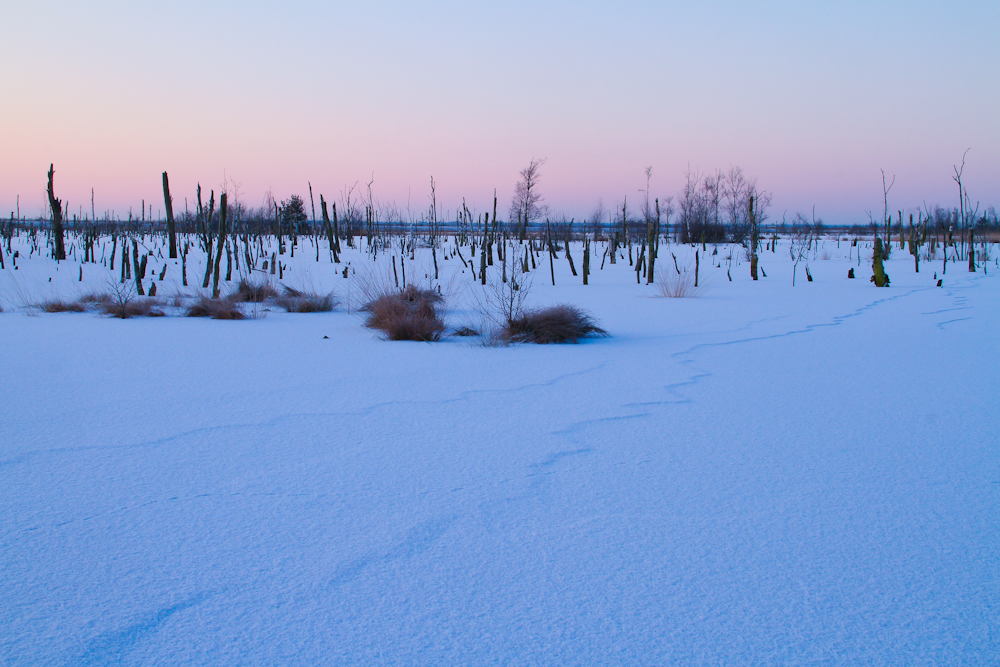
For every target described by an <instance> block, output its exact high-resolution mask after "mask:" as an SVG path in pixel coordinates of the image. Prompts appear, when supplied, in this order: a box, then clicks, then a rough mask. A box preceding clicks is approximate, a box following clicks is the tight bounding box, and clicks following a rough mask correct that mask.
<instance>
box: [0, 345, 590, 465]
mask: <svg viewBox="0 0 1000 667" xmlns="http://www.w3.org/2000/svg"><path fill="white" fill-rule="evenodd" d="M606 365H607V362H601V363H599V364H597V365H595V366H593V367H591V368H585V369H582V370H578V371H572V372H570V373H564V374H562V375H557V376H556V377H553V378H551V379H548V380H544V381H539V382H530V383H528V384H524V385H518V386H516V387H509V388H505V389H466V390H462V391H460V392H458V394H457V395H456V396H454V397H453V398H443V399H438V400H411V401H383V402H381V403H374V404H372V405H368V406H363V407H359V408H355V409H352V410H341V411H337V412H297V413H286V414H282V415H276V416H274V417H271V418H270V419H265V420H263V421H259V422H244V423H242V424H220V425H218V426H203V427H201V428H196V429H191V430H189V431H182V432H181V433H175V434H173V435H168V436H165V437H163V438H156V439H153V440H147V441H145V442H138V443H134V444H122V445H93V446H87V447H54V448H51V449H39V450H35V451H30V452H24V453H22V454H19V455H18V456H14V457H12V458H9V459H3V460H0V467H4V466H10V465H16V464H20V463H24V462H25V461H27V460H29V459H31V458H35V457H38V456H41V455H44V454H67V453H75V452H92V451H114V450H122V449H134V448H142V447H158V446H161V445H166V444H169V443H171V442H176V441H178V440H183V439H185V438H189V437H191V436H197V435H205V434H210V433H220V432H225V431H229V430H233V429H241V428H260V427H264V426H277V425H280V424H281V423H282V422H284V421H288V420H299V419H304V418H310V417H341V418H343V417H367V416H370V415H371V414H372V413H375V412H379V411H382V410H386V409H389V408H394V407H399V406H417V405H428V406H444V405H449V404H452V403H462V402H465V401H467V400H469V398H470V397H472V396H479V395H483V394H513V393H520V392H523V391H526V390H528V389H537V388H545V387H552V386H555V385H557V384H559V383H560V382H563V381H565V380H568V379H570V378H575V377H579V376H582V375H589V374H590V373H593V372H594V371H597V370H600V369H601V368H604V367H605V366H606Z"/></svg>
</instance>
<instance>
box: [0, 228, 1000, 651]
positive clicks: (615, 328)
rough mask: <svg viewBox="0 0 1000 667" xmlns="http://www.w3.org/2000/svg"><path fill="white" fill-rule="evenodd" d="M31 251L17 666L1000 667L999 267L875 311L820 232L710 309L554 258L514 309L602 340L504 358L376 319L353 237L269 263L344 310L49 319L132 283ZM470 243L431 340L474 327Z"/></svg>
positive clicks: (906, 267) (5, 440) (8, 380)
mask: <svg viewBox="0 0 1000 667" xmlns="http://www.w3.org/2000/svg"><path fill="white" fill-rule="evenodd" d="M18 243H21V244H22V245H21V246H20V257H19V258H18V260H17V267H18V268H17V269H16V270H14V269H13V267H12V264H11V256H9V255H5V261H6V268H5V269H4V270H2V271H0V305H2V307H3V313H0V341H2V343H3V344H2V345H0V369H2V372H0V401H2V403H0V544H2V548H0V663H2V664H4V665H309V666H313V665H348V664H351V665H354V664H364V665H381V664H386V665H388V664H413V665H481V664H503V665H604V664H608V665H638V664H641V665H669V664H713V665H716V664H726V665H789V664H831V665H832V664H838V665H839V664H865V665H920V664H928V665H990V664H997V663H998V662H1000V621H998V619H1000V528H998V526H1000V433H998V422H997V416H998V413H1000V410H998V405H1000V376H998V373H1000V348H998V332H1000V282H998V281H997V278H996V274H997V273H1000V268H998V267H997V266H996V260H995V259H991V260H990V262H989V265H988V267H987V268H988V272H989V273H988V275H987V274H984V272H983V269H982V267H980V269H979V271H978V272H976V273H969V272H968V269H967V268H966V266H964V265H963V264H962V263H961V262H959V263H955V264H949V265H948V268H947V274H946V275H944V276H943V286H942V287H937V286H936V280H935V279H934V278H933V276H934V273H935V271H936V272H938V273H939V275H938V276H937V277H938V278H941V277H942V276H941V275H940V271H941V261H940V259H939V260H936V261H933V262H931V261H927V262H922V264H921V267H920V273H915V272H914V268H913V260H912V257H911V256H910V255H909V254H908V253H906V252H905V251H900V250H899V248H898V245H897V246H896V250H895V251H894V255H893V258H892V259H890V260H889V261H888V262H887V270H888V272H889V274H890V276H891V278H892V285H891V287H889V288H886V289H878V288H875V287H874V286H873V285H872V284H871V283H870V282H869V280H868V278H869V276H870V275H871V266H870V264H871V252H872V251H871V249H870V247H856V248H855V247H851V244H850V242H845V241H841V242H839V243H838V242H837V241H836V240H835V239H830V238H828V239H825V240H824V241H822V242H821V243H822V244H821V246H820V247H818V248H816V249H815V251H814V252H813V253H811V254H810V255H809V258H808V263H809V270H810V272H811V274H812V275H813V277H814V278H815V280H814V281H812V282H809V281H807V279H806V276H805V273H804V268H805V260H804V261H803V262H802V264H800V265H799V267H798V270H797V278H796V285H795V287H792V284H791V283H792V271H793V268H792V264H791V262H790V261H789V254H788V250H787V246H786V245H785V244H784V243H782V244H779V246H778V249H777V252H775V253H772V252H769V251H767V252H763V253H762V255H761V266H762V268H763V270H764V271H765V272H766V273H767V277H766V278H763V277H762V278H761V280H759V281H757V282H753V281H751V280H750V277H749V267H748V265H747V263H746V261H745V259H744V258H743V257H742V255H739V253H740V252H741V251H740V250H739V249H736V250H735V251H732V252H733V253H734V256H733V260H732V268H731V275H732V281H730V280H728V279H727V276H726V272H727V268H728V266H729V261H728V260H727V259H724V257H726V258H728V256H729V254H730V252H731V250H732V249H731V248H730V246H719V247H718V253H719V254H718V255H712V254H711V253H712V250H713V246H711V245H709V246H708V255H707V257H706V256H705V255H702V256H701V271H700V282H701V284H702V285H703V287H704V289H703V291H702V293H701V294H699V295H697V296H695V297H689V298H662V297H659V296H657V290H656V287H655V285H646V284H645V280H643V284H642V285H637V284H636V275H635V272H634V270H633V268H632V267H630V266H629V262H628V258H627V257H623V258H622V259H619V260H618V263H617V264H614V265H612V264H610V263H609V262H606V263H605V264H604V267H603V269H602V268H600V263H601V253H602V252H603V250H604V247H603V245H598V246H597V248H596V251H595V253H594V258H593V260H592V261H593V273H592V275H591V279H590V280H591V284H590V285H587V286H583V285H582V284H581V279H580V277H574V276H572V275H571V274H570V270H569V266H568V263H567V262H566V260H565V258H564V257H563V256H562V254H560V259H559V260H558V261H557V263H556V264H555V282H556V285H555V287H553V286H552V285H551V284H550V278H549V266H548V258H547V256H546V255H545V253H542V254H541V255H540V259H539V261H540V263H539V265H538V268H537V270H536V271H535V272H534V280H533V288H532V292H531V298H530V300H529V302H530V305H546V304H552V303H570V304H574V305H577V306H580V307H582V308H584V309H585V310H587V311H588V312H590V313H591V314H592V315H593V316H594V317H595V318H597V319H598V320H599V322H600V324H601V325H602V326H603V327H604V328H606V329H607V330H608V332H609V333H610V334H611V336H610V337H609V338H600V339H588V340H586V341H582V342H581V343H580V344H579V345H557V346H540V345H514V346H509V347H486V346H482V345H481V344H478V343H477V342H476V339H474V338H473V339H469V338H455V337H448V338H446V339H445V340H443V341H441V342H438V343H413V342H389V341H384V340H381V339H380V338H379V337H378V336H376V335H375V333H374V332H372V331H371V330H369V329H365V328H364V327H363V326H362V319H361V317H360V316H359V314H358V313H357V312H354V307H353V305H352V304H354V305H356V300H357V291H358V287H357V281H358V280H359V276H360V275H362V274H364V273H365V272H366V271H370V270H372V265H374V266H376V267H379V268H378V269H376V270H378V271H382V272H383V273H382V274H381V275H386V273H385V271H391V268H387V267H391V265H390V264H389V261H390V260H389V256H388V255H386V254H385V253H383V254H381V255H380V256H379V259H378V260H377V262H372V260H371V259H370V258H368V256H367V255H365V254H364V253H363V252H358V251H346V252H345V256H344V260H345V262H346V261H349V262H350V263H351V266H352V267H353V268H354V269H355V270H356V271H357V273H352V272H349V275H348V277H347V278H344V277H343V276H342V274H341V273H339V271H341V270H342V268H343V266H344V264H340V265H332V264H331V263H330V260H329V255H328V254H327V251H326V250H325V246H324V249H323V252H322V253H321V257H320V261H319V262H317V261H316V259H315V250H314V249H313V248H312V247H311V246H310V245H309V241H305V242H304V243H303V244H302V245H301V246H300V248H299V249H298V250H297V252H296V256H295V258H294V259H291V258H290V257H289V256H288V255H285V256H284V257H283V258H282V261H283V262H284V263H285V264H287V265H288V268H287V269H284V268H283V272H284V278H283V280H281V281H278V280H277V277H273V280H274V282H275V284H278V283H279V282H280V283H281V284H287V285H290V286H293V287H305V288H309V289H315V290H320V291H328V290H334V292H335V293H336V295H337V297H338V298H339V299H340V301H341V303H342V305H341V307H339V308H338V309H337V310H335V311H334V312H332V313H316V314H291V313H285V312H283V311H280V310H279V309H277V308H271V309H270V310H265V309H264V308H261V309H259V310H258V312H257V315H258V317H257V318H255V319H248V320H244V321H215V320H205V319H192V318H185V317H180V316H176V315H179V313H180V308H177V307H174V306H173V305H171V303H172V302H169V301H168V302H167V303H166V305H165V306H164V309H165V310H166V312H167V313H168V316H167V317H161V318H135V319H128V320H119V319H113V318H109V317H105V316H102V315H99V314H97V313H95V312H86V313H59V314H48V313H39V312H37V311H36V310H33V309H32V308H31V307H30V306H31V304H33V303H39V302H41V301H44V300H46V299H52V298H55V297H62V298H67V299H72V298H75V297H77V296H79V295H80V294H83V293H85V292H87V291H93V290H101V289H103V288H104V287H105V286H106V282H107V280H108V279H109V277H112V276H113V277H112V278H111V279H112V280H114V281H115V282H117V278H118V273H119V270H118V267H117V266H116V269H115V271H114V272H113V273H112V272H110V271H108V270H107V269H105V267H104V266H103V265H102V264H101V263H100V262H101V257H102V251H101V250H98V255H97V257H98V263H90V264H86V265H84V266H83V270H82V271H83V272H82V281H81V280H80V277H81V275H80V262H79V261H77V260H75V259H72V258H71V259H70V260H67V261H65V262H63V263H62V264H61V265H60V266H59V267H58V270H56V267H55V264H54V263H53V262H52V261H51V260H49V259H47V258H45V257H40V256H39V255H38V254H37V253H31V251H30V250H29V249H28V247H27V245H26V243H25V242H24V240H23V239H18V240H17V241H15V246H17V244H18ZM446 246H447V247H449V248H450V247H452V246H453V243H452V242H451V241H449V242H448V243H447V244H446ZM470 250H471V248H469V247H465V248H463V250H462V252H463V256H464V259H465V260H466V261H469V260H470V259H472V258H471V257H470ZM699 250H700V247H699ZM859 251H860V252H861V253H862V258H861V260H860V264H859V261H858V258H857V253H858V252H859ZM77 252H78V251H77ZM670 253H675V254H676V256H677V258H678V265H679V266H680V267H682V268H683V267H685V266H686V267H688V268H690V269H693V266H694V259H693V253H694V249H693V248H691V247H685V246H677V245H669V246H668V245H666V244H664V245H663V246H662V247H661V250H660V258H659V259H658V261H657V264H656V271H657V273H658V274H661V272H670V271H673V270H674V269H673V260H672V258H671V257H670ZM29 254H30V255H31V256H30V257H29ZM164 254H165V252H164ZM396 254H397V256H399V252H398V251H397V253H396ZM450 254H451V253H445V252H439V255H438V260H439V262H440V265H441V269H440V270H441V281H440V283H441V286H442V291H443V292H444V293H446V294H448V295H450V299H449V304H450V309H449V311H448V312H447V315H446V320H447V322H448V324H449V325H450V326H456V327H457V326H461V325H465V324H474V323H475V315H474V313H473V311H472V310H471V308H470V304H471V303H472V302H473V301H474V291H475V290H477V289H481V286H479V285H477V284H474V283H473V282H472V280H471V273H469V271H468V270H467V269H466V272H465V273H463V267H462V263H461V261H460V259H459V258H458V257H450ZM573 255H574V260H575V261H576V265H577V269H578V270H579V268H580V266H581V264H582V250H581V249H580V247H579V244H577V247H575V248H574V253H573ZM74 256H76V255H74ZM445 256H448V258H447V259H445V258H444V257H445ZM399 258H400V259H401V256H399ZM475 261H476V262H477V263H476V266H477V267H478V260H475ZM149 262H150V269H149V271H148V273H147V288H148V277H149V276H153V275H155V277H157V278H158V276H159V272H160V270H161V268H162V267H163V266H164V265H166V266H167V273H166V275H165V276H164V280H163V281H159V280H157V281H156V282H157V283H158V295H159V296H160V297H164V296H167V297H171V296H173V295H174V294H177V293H178V292H180V293H182V294H187V295H194V294H195V293H197V292H199V289H197V288H200V285H201V277H202V275H203V272H204V263H203V259H199V258H197V257H195V256H194V251H192V258H191V259H189V265H188V277H189V282H190V284H191V285H194V286H195V287H191V288H187V289H185V288H183V287H181V286H180V284H179V281H180V270H179V262H175V261H174V260H162V259H160V258H159V257H158V256H157V255H154V256H152V257H150V259H149ZM223 264H225V258H223ZM717 265H718V266H717ZM851 267H853V268H854V270H855V272H856V273H857V276H858V278H857V279H855V280H849V279H848V278H847V271H848V269H849V268H851ZM244 269H245V267H244ZM495 270H496V267H493V268H491V272H492V271H495ZM407 271H408V275H409V279H410V281H411V282H412V281H413V280H414V279H415V278H416V280H417V282H420V283H426V282H427V281H428V280H429V279H425V278H424V275H425V274H428V275H430V276H431V277H432V276H433V268H432V266H431V258H430V255H429V252H428V251H425V250H419V251H417V254H416V256H415V260H413V261H410V260H409V257H408V256H407ZM235 273H236V272H234V281H235V279H236V278H235ZM254 275H255V276H257V278H269V279H270V278H272V277H271V276H270V274H269V273H262V272H257V273H255V274H254ZM493 277H494V274H492V273H491V274H490V280H493ZM48 278H52V281H51V282H49V281H48ZM231 289H232V283H226V284H225V285H224V292H225V291H228V290H231Z"/></svg>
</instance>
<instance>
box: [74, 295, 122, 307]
mask: <svg viewBox="0 0 1000 667" xmlns="http://www.w3.org/2000/svg"><path fill="white" fill-rule="evenodd" d="M77 301H79V302H80V303H82V304H84V305H90V304H94V305H97V306H105V305H107V304H109V303H111V302H112V301H114V297H112V296H111V295H110V294H108V293H107V292H88V293H86V294H84V295H82V296H81V297H80V298H79V299H77Z"/></svg>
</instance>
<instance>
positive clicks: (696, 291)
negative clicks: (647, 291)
mask: <svg viewBox="0 0 1000 667" xmlns="http://www.w3.org/2000/svg"><path fill="white" fill-rule="evenodd" d="M694 283H695V280H694V273H693V272H691V271H681V272H680V273H677V271H663V272H661V273H660V277H659V278H657V279H656V289H657V291H658V292H659V293H660V296H663V297H668V298H672V299H679V298H683V297H691V296H699V295H700V294H701V293H702V291H703V289H704V288H703V287H702V286H700V285H699V286H695V284H694Z"/></svg>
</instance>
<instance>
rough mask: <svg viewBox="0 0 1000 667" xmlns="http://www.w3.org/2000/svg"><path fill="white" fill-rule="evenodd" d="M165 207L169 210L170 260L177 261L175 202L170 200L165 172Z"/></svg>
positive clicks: (168, 236)
mask: <svg viewBox="0 0 1000 667" xmlns="http://www.w3.org/2000/svg"><path fill="white" fill-rule="evenodd" d="M163 205H164V207H165V208H166V210H167V238H168V239H169V240H170V259H177V232H176V230H175V229H174V202H173V200H171V199H170V183H169V182H168V181H167V172H163Z"/></svg>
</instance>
